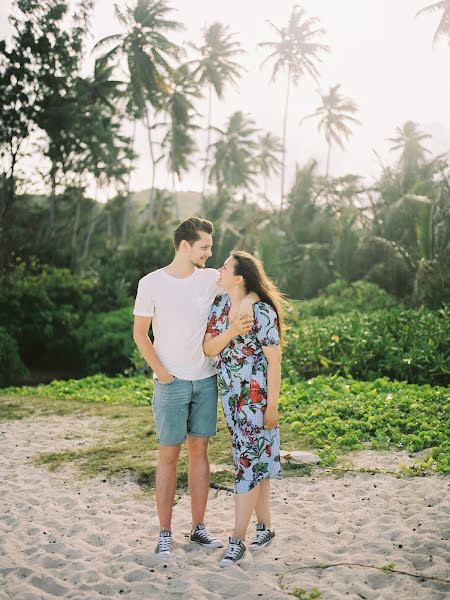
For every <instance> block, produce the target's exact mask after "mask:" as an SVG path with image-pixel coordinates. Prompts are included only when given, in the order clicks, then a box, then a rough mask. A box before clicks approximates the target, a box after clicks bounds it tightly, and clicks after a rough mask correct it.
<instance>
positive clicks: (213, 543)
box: [190, 523, 223, 548]
mask: <svg viewBox="0 0 450 600" xmlns="http://www.w3.org/2000/svg"><path fill="white" fill-rule="evenodd" d="M190 540H191V542H194V543H195V544H200V546H205V547H206V548H223V542H221V541H220V540H218V539H217V538H215V537H214V536H213V535H211V534H210V533H209V532H208V530H207V529H206V527H205V526H204V525H203V523H199V524H198V525H197V527H196V528H195V529H194V531H193V532H192V533H191V537H190Z"/></svg>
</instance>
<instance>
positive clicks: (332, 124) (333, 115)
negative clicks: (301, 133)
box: [300, 84, 361, 177]
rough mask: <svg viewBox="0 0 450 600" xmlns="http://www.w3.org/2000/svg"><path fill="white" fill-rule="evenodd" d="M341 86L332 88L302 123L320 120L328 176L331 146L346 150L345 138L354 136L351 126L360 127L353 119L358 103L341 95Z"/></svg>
mask: <svg viewBox="0 0 450 600" xmlns="http://www.w3.org/2000/svg"><path fill="white" fill-rule="evenodd" d="M340 87H341V86H340V84H338V85H335V86H333V87H330V91H329V92H328V94H324V95H321V98H322V105H321V106H319V107H318V108H316V110H315V111H314V112H313V113H311V114H310V115H308V116H306V117H304V118H303V119H302V120H301V121H300V123H302V122H303V121H306V119H310V118H316V117H318V118H320V121H319V125H318V130H319V132H324V133H325V139H326V141H327V144H328V153H327V167H326V176H327V177H328V173H329V171H330V157H331V146H332V144H333V142H335V143H336V144H337V145H338V146H339V147H340V148H342V149H343V148H344V142H343V139H342V138H343V136H345V138H346V140H348V139H349V137H350V135H351V134H352V130H351V129H350V127H349V124H352V125H360V124H361V123H360V121H358V119H355V118H354V117H352V115H354V114H355V113H356V112H358V107H357V106H356V103H355V102H354V101H353V100H352V99H351V98H346V97H345V96H342V95H341V94H340V93H339V88H340Z"/></svg>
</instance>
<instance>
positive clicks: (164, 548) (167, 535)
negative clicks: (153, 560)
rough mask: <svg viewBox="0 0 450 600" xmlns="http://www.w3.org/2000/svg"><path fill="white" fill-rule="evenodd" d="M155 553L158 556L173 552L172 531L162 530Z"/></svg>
mask: <svg viewBox="0 0 450 600" xmlns="http://www.w3.org/2000/svg"><path fill="white" fill-rule="evenodd" d="M155 554H157V555H158V556H161V557H163V556H170V555H171V554H172V532H171V531H160V532H159V541H158V545H157V546H156V549H155Z"/></svg>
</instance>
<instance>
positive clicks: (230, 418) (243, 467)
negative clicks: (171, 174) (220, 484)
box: [207, 294, 281, 494]
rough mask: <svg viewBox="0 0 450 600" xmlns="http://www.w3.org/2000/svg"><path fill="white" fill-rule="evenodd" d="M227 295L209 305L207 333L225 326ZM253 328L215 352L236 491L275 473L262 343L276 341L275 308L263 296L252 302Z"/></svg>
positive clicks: (275, 442) (274, 433)
mask: <svg viewBox="0 0 450 600" xmlns="http://www.w3.org/2000/svg"><path fill="white" fill-rule="evenodd" d="M230 306H231V303H230V298H229V296H228V295H227V294H224V295H223V296H218V297H217V298H216V299H215V301H214V304H213V305H212V307H211V311H210V315H209V321H208V327H207V333H211V334H212V335H213V336H217V335H219V334H221V333H222V332H223V331H225V330H226V329H227V328H228V325H229V320H228V317H229V313H230ZM253 314H254V323H253V328H252V329H251V330H250V331H249V332H248V333H247V335H246V336H245V337H242V336H238V337H236V338H234V339H233V340H231V342H230V343H229V344H228V346H226V347H225V348H224V349H223V350H222V352H221V353H220V354H219V355H218V356H217V357H216V359H215V363H214V366H215V367H216V368H217V370H218V381H219V389H220V395H221V400H222V408H223V412H224V415H225V420H226V424H227V427H228V429H229V431H230V434H231V440H232V449H233V463H234V476H235V492H236V493H238V494H239V493H245V492H249V491H250V490H251V489H253V488H254V487H255V486H256V485H258V483H260V482H261V481H262V480H263V479H264V478H265V477H274V478H279V477H280V473H281V467H280V432H279V428H278V427H277V428H276V429H270V430H266V429H264V412H265V410H266V407H267V360H266V357H265V356H264V352H263V350H262V347H263V346H277V345H279V343H280V338H279V335H278V329H277V314H276V312H275V310H274V309H273V308H272V306H270V305H269V304H267V303H266V302H257V303H256V304H254V306H253Z"/></svg>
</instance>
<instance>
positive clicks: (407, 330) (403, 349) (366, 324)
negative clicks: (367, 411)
mask: <svg viewBox="0 0 450 600" xmlns="http://www.w3.org/2000/svg"><path fill="white" fill-rule="evenodd" d="M317 305H318V306H319V307H321V308H322V307H323V306H324V303H322V304H319V302H318V303H317ZM301 310H302V309H301V304H300V309H299V312H300V313H301ZM449 349H450V312H449V310H448V309H442V310H440V311H434V312H433V311H430V310H427V309H420V310H407V309H402V308H392V309H389V310H387V309H383V310H376V311H373V312H369V311H361V312H359V311H352V312H342V313H340V314H338V313H336V314H334V315H331V316H328V317H324V318H321V317H308V318H306V319H304V320H303V319H302V318H301V317H300V318H298V319H292V318H291V323H290V332H289V334H288V336H287V343H286V347H285V350H284V356H285V360H284V374H285V376H288V377H289V378H290V379H291V380H296V379H297V378H298V377H299V376H300V377H307V378H309V377H313V376H315V375H319V374H327V375H328V374H341V375H345V376H346V377H354V378H356V379H363V380H373V379H376V378H378V377H389V378H391V379H397V380H400V381H408V382H409V383H420V384H425V383H430V384H434V385H445V384H448V383H449V382H450V352H449Z"/></svg>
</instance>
